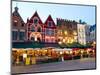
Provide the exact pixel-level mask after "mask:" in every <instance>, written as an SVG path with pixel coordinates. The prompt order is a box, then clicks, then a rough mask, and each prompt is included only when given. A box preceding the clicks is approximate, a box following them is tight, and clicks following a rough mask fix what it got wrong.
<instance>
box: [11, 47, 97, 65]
mask: <svg viewBox="0 0 100 75" xmlns="http://www.w3.org/2000/svg"><path fill="white" fill-rule="evenodd" d="M88 57H95V49H93V48H87V49H79V48H73V49H67V48H64V49H61V48H26V49H23V48H20V49H16V48H13V49H12V65H33V64H43V63H51V62H61V61H67V60H76V59H82V58H88Z"/></svg>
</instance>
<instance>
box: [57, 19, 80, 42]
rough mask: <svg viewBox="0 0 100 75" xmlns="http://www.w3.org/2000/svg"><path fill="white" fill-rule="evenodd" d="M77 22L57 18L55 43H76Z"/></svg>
mask: <svg viewBox="0 0 100 75" xmlns="http://www.w3.org/2000/svg"><path fill="white" fill-rule="evenodd" d="M77 36H78V35H77V22H76V21H71V20H66V19H60V18H57V42H58V43H59V44H61V43H66V44H68V43H73V42H77Z"/></svg>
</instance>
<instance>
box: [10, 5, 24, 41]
mask: <svg viewBox="0 0 100 75" xmlns="http://www.w3.org/2000/svg"><path fill="white" fill-rule="evenodd" d="M11 27H12V42H24V41H26V25H25V22H24V21H23V19H22V17H21V16H20V14H19V12H18V7H15V10H14V12H13V13H12V24H11Z"/></svg>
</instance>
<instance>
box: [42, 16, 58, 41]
mask: <svg viewBox="0 0 100 75" xmlns="http://www.w3.org/2000/svg"><path fill="white" fill-rule="evenodd" d="M43 33H44V34H43V39H44V42H45V43H56V25H55V23H54V21H53V19H52V17H51V15H49V16H48V18H47V19H46V21H45V23H44V27H43Z"/></svg>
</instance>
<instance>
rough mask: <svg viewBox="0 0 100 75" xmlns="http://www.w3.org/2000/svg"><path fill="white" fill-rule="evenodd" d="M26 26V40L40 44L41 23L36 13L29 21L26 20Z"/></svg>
mask: <svg viewBox="0 0 100 75" xmlns="http://www.w3.org/2000/svg"><path fill="white" fill-rule="evenodd" d="M26 25H27V40H28V41H38V42H42V41H43V39H42V37H43V36H42V34H43V23H42V20H41V19H40V17H39V15H38V13H37V11H36V12H35V13H34V14H33V16H32V17H31V18H30V19H29V18H28V19H27V23H26Z"/></svg>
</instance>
